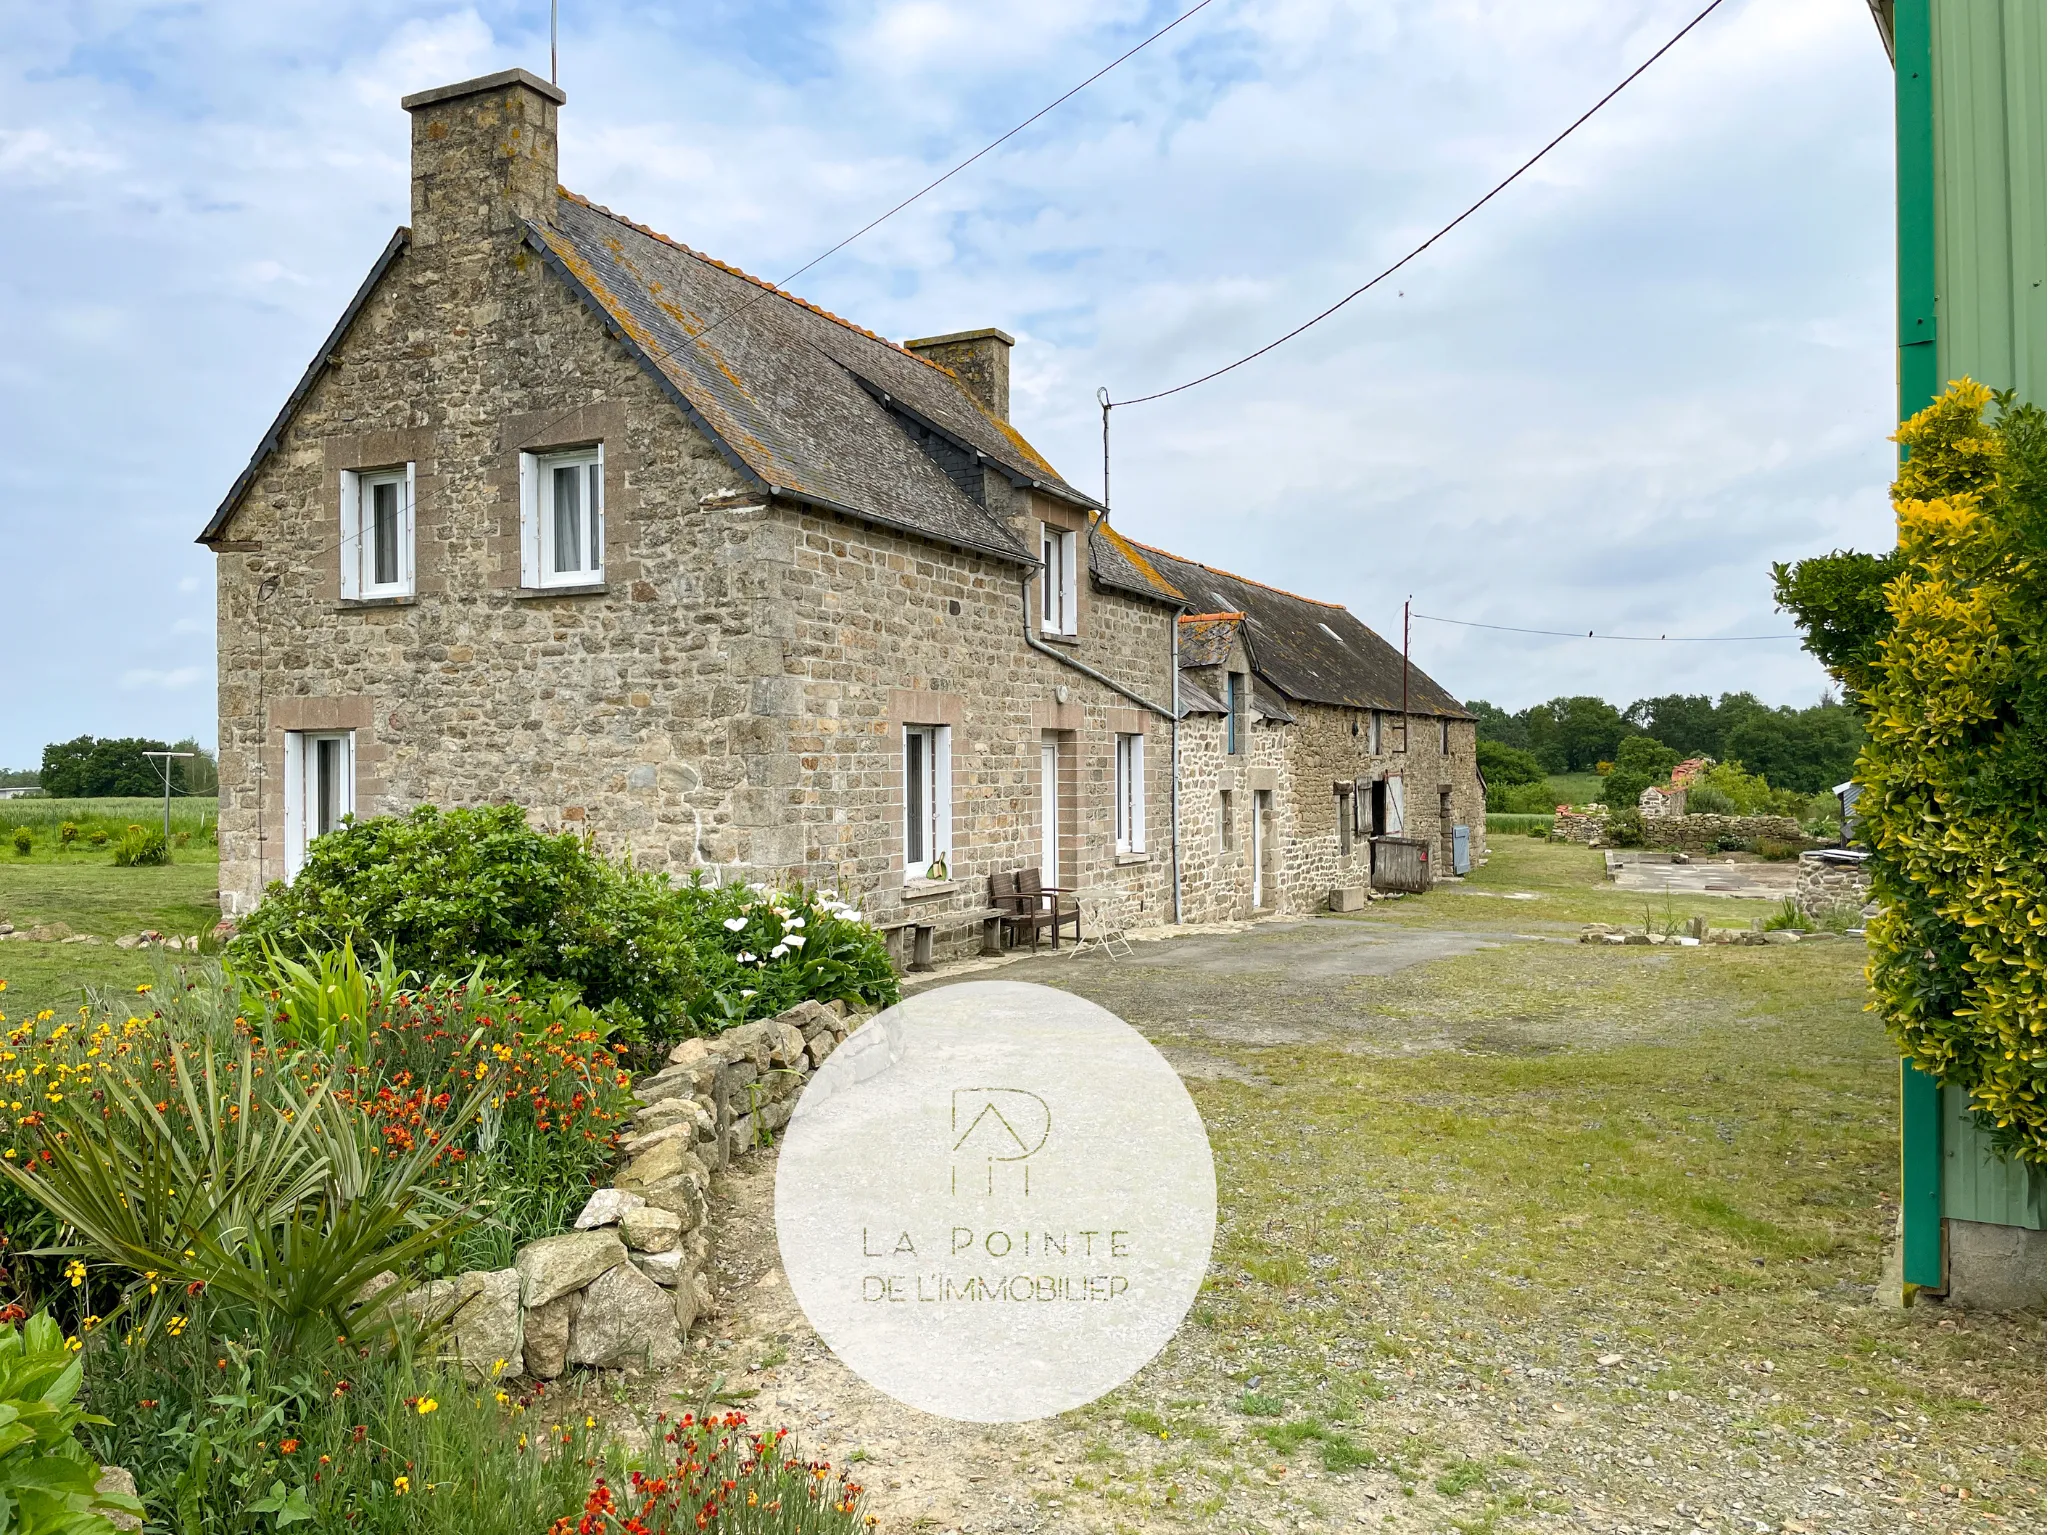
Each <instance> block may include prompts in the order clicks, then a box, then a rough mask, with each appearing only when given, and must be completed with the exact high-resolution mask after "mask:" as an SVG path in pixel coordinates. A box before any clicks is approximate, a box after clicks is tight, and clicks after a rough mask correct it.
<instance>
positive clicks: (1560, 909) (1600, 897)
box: [1329, 832, 1778, 933]
mask: <svg viewBox="0 0 2048 1535" xmlns="http://www.w3.org/2000/svg"><path fill="white" fill-rule="evenodd" d="M1486 843H1487V859H1486V862H1485V864H1484V865H1475V866H1474V868H1473V870H1472V872H1471V873H1470V874H1469V875H1467V876H1466V877H1465V879H1464V880H1463V881H1462V882H1461V883H1457V884H1442V885H1439V886H1437V887H1436V889H1435V890H1433V891H1431V892H1430V893H1429V894H1428V895H1426V896H1419V897H1418V896H1408V897H1405V898H1404V899H1402V900H1399V901H1381V902H1375V903H1374V904H1373V905H1371V906H1370V907H1368V908H1367V909H1366V910H1365V911H1363V912H1360V913H1356V914H1353V915H1349V916H1344V917H1335V918H1330V919H1329V920H1332V921H1344V922H1400V923H1420V924H1429V925H1442V924H1446V923H1456V922H1463V921H1471V922H1477V923H1481V924H1505V923H1513V924H1515V925H1517V926H1519V927H1522V928H1525V929H1527V930H1529V931H1532V932H1533V931H1538V930H1545V931H1561V930H1562V929H1563V928H1564V927H1566V926H1569V927H1571V928H1573V929H1576V928H1577V927H1578V926H1579V925H1580V924H1582V923H1587V922H1606V923H1610V924H1614V925H1626V926H1629V927H1635V928H1640V927H1642V926H1643V924H1644V923H1645V921H1648V922H1649V924H1650V928H1651V931H1654V932H1659V933H1661V932H1664V931H1666V930H1667V927H1666V925H1667V923H1668V924H1670V926H1671V927H1672V928H1673V929H1675V928H1678V927H1682V926H1683V925H1684V924H1685V920H1686V918H1688V917H1692V916H1702V917H1705V918H1706V919H1707V923H1708V925H1709V926H1711V927H1736V928H1742V927H1748V926H1749V924H1750V922H1751V920H1752V919H1753V918H1756V917H1769V916H1771V915H1773V914H1774V913H1776V912H1777V910H1778V903H1777V902H1775V901H1744V900H1733V899H1730V898H1729V897H1727V896H1711V895H1692V896H1686V895H1662V894H1659V895H1645V894H1643V893H1642V892H1640V891H1624V890H1617V889H1616V888H1615V887H1614V886H1613V885H1611V884H1609V883H1608V882H1607V876H1606V864H1605V861H1604V859H1603V858H1602V856H1601V854H1600V853H1599V852H1598V851H1597V850H1594V849H1590V848H1585V847H1581V846H1579V845H1577V844H1576V843H1569V842H1546V841H1541V840H1539V839H1537V838H1535V837H1530V836H1526V835H1518V834H1515V833H1512V832H1493V833H1489V834H1488V836H1487V839H1486ZM1528 897H1534V899H1533V900H1532V899H1527V898H1528Z"/></svg>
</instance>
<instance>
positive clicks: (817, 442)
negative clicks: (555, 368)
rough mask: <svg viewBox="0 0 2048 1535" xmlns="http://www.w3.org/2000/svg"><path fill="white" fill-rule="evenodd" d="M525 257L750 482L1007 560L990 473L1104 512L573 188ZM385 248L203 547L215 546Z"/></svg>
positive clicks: (863, 354)
mask: <svg viewBox="0 0 2048 1535" xmlns="http://www.w3.org/2000/svg"><path fill="white" fill-rule="evenodd" d="M527 243H528V244H529V245H530V246H531V247H532V248H533V249H534V250H535V251H537V252H538V253H539V254H540V255H541V257H542V259H543V260H545V261H546V262H547V263H548V265H549V266H550V267H551V268H552V269H553V270H554V272H555V273H556V274H557V275H558V276H559V277H561V278H562V280H563V281H564V282H566V283H567V284H568V285H569V287H570V288H571V290H572V291H573V292H575V293H577V294H578V295H579V296H580V297H581V298H582V300H583V301H584V303H585V304H587V305H588V306H589V307H590V308H591V309H592V310H593V311H594V312H595V313H596V314H597V315H598V316H599V317H600V318H601V319H602V320H603V321H604V322H605V323H606V325H607V327H608V328H609V329H610V330H611V331H612V333H613V334H614V335H615V336H617V337H618V338H619V340H620V342H621V344H622V345H624V346H625V347H626V348H627V350H628V351H630V352H632V353H633V354H634V356H635V358H636V360H637V361H638V362H639V363H640V365H641V366H642V367H643V368H645V369H646V370H647V371H648V373H649V374H650V375H651V376H652V377H653V378H654V379H655V381H656V383H658V384H659V385H660V386H661V387H662V389H663V390H664V392H665V393H667V394H668V396H669V398H670V399H671V400H672V401H674V403H675V404H676V405H677V407H678V408H679V409H680V410H681V411H682V413H683V414H684V415H685V416H686V417H687V418H688V419H689V420H691V421H692V422H693V423H694V424H695V425H696V426H697V427H698V428H699V429H700V430H702V431H704V432H705V433H706V435H707V436H709V437H710V438H711V440H712V441H713V442H714V443H715V444H716V445H717V446H718V447H719V449H720V450H721V451H722V452H723V453H724V454H725V457H726V459H727V461H728V462H729V463H730V464H731V465H732V466H733V468H734V469H735V470H736V471H737V472H738V473H739V475H740V476H741V477H742V479H743V480H745V481H746V482H747V483H748V484H749V485H751V486H754V487H756V488H760V489H765V490H769V491H772V492H774V493H777V494H779V495H782V496H785V497H789V498H791V499H794V500H798V501H803V502H808V503H810V504H812V505H815V506H819V507H823V508H827V509H830V510H834V511H841V512H846V513H850V514H852V515H854V516H857V517H860V518H862V519H864V520H867V521H871V522H875V523H878V524H881V525H883V526H886V527H891V528H896V529H899V530H902V531H905V532H909V533H913V534H918V535H921V536H924V537H929V538H934V539H937V540H939V541H942V542H945V543H948V544H953V545H956V546H959V547H964V548H967V549H971V550H975V551H977V552H980V553H984V554H989V555H993V556H995V557H997V558H1000V559H1004V560H1007V561H1010V562H1012V563H1016V564H1035V563H1036V559H1037V557H1036V555H1035V553H1034V552H1033V551H1031V550H1029V549H1027V548H1026V547H1025V546H1024V545H1023V544H1022V543H1021V542H1020V541H1019V540H1018V538H1017V536H1016V535H1015V534H1014V533H1012V532H1011V531H1010V529H1009V527H1008V526H1006V525H1005V524H1004V523H1003V522H1002V521H1001V520H1000V519H999V518H998V517H996V516H995V515H994V514H992V513H991V512H989V511H988V510H987V508H986V507H985V506H983V505H982V485H981V473H982V469H983V467H984V466H986V467H988V468H992V469H994V470H995V471H996V472H997V473H999V474H1001V475H1003V476H1004V477H1005V478H1007V479H1008V480H1009V481H1010V483H1011V484H1012V485H1015V486H1019V487H1029V488H1031V489H1035V490H1038V491H1040V492H1043V493H1044V494H1046V495H1049V496H1052V497H1054V498H1056V499H1059V500H1062V501H1065V502H1068V503H1070V504H1073V505H1077V506H1083V507H1094V506H1096V504H1097V503H1096V502H1095V501H1094V500H1093V499H1092V498H1091V497H1089V496H1086V495H1084V494H1082V493H1081V492H1080V491H1078V490H1076V489H1074V488H1073V487H1072V486H1071V485H1068V484H1067V483H1066V482H1065V481H1064V480H1063V479H1061V478H1060V476H1059V474H1058V472H1057V471H1056V470H1054V469H1053V467H1052V466H1051V465H1050V464H1049V463H1047V462H1046V460H1045V459H1044V458H1043V457H1042V456H1041V455H1040V454H1039V453H1038V451H1037V450H1036V449H1035V448H1033V447H1032V446H1031V445H1030V443H1028V442H1026V441H1025V440H1024V438H1023V436H1022V435H1021V434H1020V433H1018V432H1017V430H1016V429H1015V428H1014V427H1012V426H1011V425H1010V424H1009V423H1008V422H1006V421H1001V420H999V419H997V418H996V417H994V416H993V415H991V414H990V413H989V412H988V411H986V410H985V409H983V408H982V407H981V405H980V404H979V402H977V401H976V400H975V399H974V397H973V396H972V395H970V394H969V393H968V392H967V391H966V389H965V388H963V387H962V386H961V384H960V382H959V380H958V379H957V378H955V377H954V375H953V374H952V373H951V372H950V371H948V370H947V369H945V368H942V367H940V366H938V365H937V364H935V363H931V362H927V361H925V360H924V359H923V358H921V357H918V356H916V355H914V354H913V353H910V352H906V351H905V350H903V348H901V347H899V346H897V345H896V344H895V343H893V342H890V341H887V340H884V339H883V338H882V337H880V336H877V335H875V334H874V333H872V332H870V331H866V330H862V329H861V328H860V327H858V326H856V325H852V324H850V323H848V322H847V321H845V320H842V319H840V318H839V317H837V316H836V315H832V314H829V313H827V312H826V311H825V310H823V309H820V308H818V307H817V306H815V305H813V304H809V303H806V302H804V301H803V300H801V299H798V298H795V297H793V296H791V295H788V294H785V293H782V292H781V291H780V290H777V289H775V288H772V287H770V286H769V285H768V284H766V283H763V282H761V281H760V280H759V279H758V278H754V277H750V276H748V275H747V274H746V273H744V272H742V271H740V270H739V269H738V268H736V267H731V266H727V265H726V264H725V263H723V262H720V261H715V260H713V259H712V258H711V257H709V256H706V255H704V254H702V253H701V252H698V251H695V250H692V249H690V248H689V247H688V246H686V245H683V244H681V243H680V242H678V241H675V240H671V239H669V238H667V237H666V236H664V235H660V234H657V233H655V232H654V231H653V230H650V229H646V228H643V227H642V226H640V225H638V224H635V223H632V222H631V221H630V220H627V219H623V218H620V217H618V216H617V215H615V214H613V213H611V212H610V211H609V210H608V209H605V208H600V207H598V206H597V205H595V204H593V203H590V202H588V201H586V200H584V199H582V198H580V197H577V196H575V195H574V194H573V193H569V192H567V191H564V192H562V193H561V195H560V197H559V199H558V200H557V202H556V206H555V217H554V219H553V221H552V222H551V223H548V224H529V225H528V226H527ZM393 244H394V249H393V250H392V251H389V252H387V254H386V257H385V259H384V260H383V261H382V262H380V263H379V266H378V270H377V271H376V272H375V273H373V274H372V279H371V282H369V283H365V285H364V291H363V292H362V293H359V294H358V296H357V300H356V303H355V304H353V305H351V306H350V311H349V313H348V314H347V315H345V316H344V317H343V322H342V325H341V326H340V327H337V332H336V334H335V335H334V336H332V337H330V338H329V342H328V345H327V346H326V347H325V348H323V351H322V354H321V357H320V359H319V360H317V361H316V362H315V363H314V365H313V367H312V368H311V369H309V370H308V372H307V376H306V378H305V379H304V380H303V381H302V382H301V385H300V387H299V389H298V390H296V391H294V394H293V396H292V399H291V400H290V401H288V402H287V405H286V408H285V412H284V413H283V414H282V415H280V417H279V418H278V422H277V423H276V425H274V426H273V427H272V429H271V432H270V433H269V434H268V435H267V436H266V437H265V439H264V442H263V444H262V445H261V446H260V447H259V448H258V450H257V454H256V457H255V458H254V459H252V460H251V462H250V465H249V468H248V469H247V470H245V471H244V473H243V475H242V476H241V478H240V479H238V480H237V481H236V484H235V486H234V488H233V490H231V492H230V494H229V497H228V499H227V500H226V501H224V502H223V503H222V505H221V508H220V510H219V511H217V512H216V513H215V514H214V517H213V520H212V521H211V522H209V523H208V525H207V529H206V532H205V533H203V534H202V535H201V541H202V542H204V541H207V540H209V539H212V538H216V537H219V536H221V534H222V532H223V531H224V529H225V527H226V524H227V521H228V519H229V517H230V516H232V514H233V511H234V507H235V505H236V504H237V503H239V501H240V499H241V497H242V495H243V494H244V492H245V491H246V490H247V487H248V485H249V484H250V483H251V482H252V481H253V479H254V477H255V474H256V471H257V469H258V467H259V466H260V464H261V462H262V460H263V459H264V458H266V457H268V455H269V454H270V453H271V452H274V451H275V450H276V447H277V444H278V442H279V441H280V440H281V439H282V433H283V429H284V427H285V426H286V425H287V424H288V422H289V418H290V416H291V415H292V414H293V413H294V412H295V411H296V409H297V407H298V404H299V403H300V401H301V400H303V398H304V396H305V394H306V392H307V391H308V390H309V389H310V387H311V385H312V382H313V381H314V380H315V379H316V378H317V377H318V375H319V374H320V372H321V371H323V370H324V367H325V365H326V359H327V356H328V354H330V353H331V352H332V350H333V349H334V347H335V345H336V344H337V343H338V342H339V340H340V331H341V330H342V329H345V328H346V325H347V322H348V320H350V319H352V318H353V316H354V313H355V312H356V310H357V309H359V308H360V305H361V303H362V301H363V299H364V298H366V297H367V293H368V289H369V288H370V287H371V286H373V284H374V282H375V280H376V278H377V277H380V276H381V275H382V274H383V272H384V270H385V269H386V268H388V266H389V265H390V262H391V260H392V258H393V257H394V256H395V255H396V254H397V250H398V248H402V242H401V241H399V240H394V242H393Z"/></svg>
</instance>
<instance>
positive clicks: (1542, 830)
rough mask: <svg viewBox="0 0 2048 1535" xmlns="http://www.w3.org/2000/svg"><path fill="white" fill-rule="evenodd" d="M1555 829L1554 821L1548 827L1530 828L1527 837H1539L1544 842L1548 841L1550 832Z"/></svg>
mask: <svg viewBox="0 0 2048 1535" xmlns="http://www.w3.org/2000/svg"><path fill="white" fill-rule="evenodd" d="M1556 827H1557V823H1556V822H1555V821H1553V822H1551V823H1550V824H1549V825H1548V826H1532V827H1530V828H1529V835H1530V836H1532V837H1541V838H1543V839H1544V840H1546V841H1548V840H1549V837H1550V834H1551V832H1552V831H1554V830H1555V829H1556Z"/></svg>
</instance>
